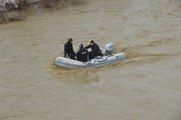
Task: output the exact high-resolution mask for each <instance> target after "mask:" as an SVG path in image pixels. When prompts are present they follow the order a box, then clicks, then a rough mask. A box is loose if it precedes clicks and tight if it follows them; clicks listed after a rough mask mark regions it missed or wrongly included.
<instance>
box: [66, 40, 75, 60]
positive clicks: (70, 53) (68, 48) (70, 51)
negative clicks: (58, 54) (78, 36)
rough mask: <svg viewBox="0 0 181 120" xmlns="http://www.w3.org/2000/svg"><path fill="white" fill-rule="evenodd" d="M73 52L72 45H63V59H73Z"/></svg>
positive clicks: (69, 43) (68, 43)
mask: <svg viewBox="0 0 181 120" xmlns="http://www.w3.org/2000/svg"><path fill="white" fill-rule="evenodd" d="M75 55H76V54H75V52H74V50H73V45H72V43H71V42H69V41H68V42H67V43H65V45H64V57H67V56H68V57H70V58H71V59H75Z"/></svg>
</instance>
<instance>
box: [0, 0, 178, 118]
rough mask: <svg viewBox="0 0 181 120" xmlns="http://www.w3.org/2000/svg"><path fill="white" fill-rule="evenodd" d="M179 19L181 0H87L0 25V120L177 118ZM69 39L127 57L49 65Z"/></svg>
mask: <svg viewBox="0 0 181 120" xmlns="http://www.w3.org/2000/svg"><path fill="white" fill-rule="evenodd" d="M180 21H181V1H180V0H136V1H135V0H112V1H110V0H91V1H88V2H87V4H85V5H80V6H74V7H73V6H71V7H68V8H66V9H60V10H55V11H49V12H45V11H40V12H39V13H37V14H35V15H31V16H29V17H28V18H27V20H26V21H24V22H14V23H9V24H4V25H0V58H1V60H0V66H1V67H0V108H1V111H0V120H2V119H7V120H35V119H40V120H42V119H43V120H94V119H96V120H179V119H180V118H181V116H180V114H179V113H180V112H181V102H180V101H181V81H180V80H181V75H180V72H181V62H180V61H181V57H180V56H181V54H180V53H181V52H180V48H181V44H180V41H181V22H180ZM69 37H72V38H74V48H75V50H77V48H78V45H79V44H80V43H83V44H85V45H86V44H88V43H89V40H91V39H95V41H96V42H97V43H98V44H99V45H100V46H102V47H104V44H105V43H107V42H110V41H111V42H113V43H114V44H115V48H116V52H125V53H126V56H127V58H126V59H125V60H124V61H123V62H121V63H115V64H112V65H108V66H105V67H102V68H98V69H73V70H70V69H64V68H59V67H56V66H54V65H53V62H52V61H53V59H54V58H55V57H56V56H60V55H62V54H63V53H62V51H63V45H64V42H65V41H66V40H67V38H69Z"/></svg>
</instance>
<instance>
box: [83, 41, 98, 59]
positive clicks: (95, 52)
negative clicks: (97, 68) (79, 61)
mask: <svg viewBox="0 0 181 120" xmlns="http://www.w3.org/2000/svg"><path fill="white" fill-rule="evenodd" d="M89 48H91V49H92V51H91V52H90V53H89V59H94V58H95V57H96V56H99V55H101V50H100V48H99V46H98V45H97V44H96V43H95V42H94V40H91V41H90V44H89V45H88V46H86V47H85V48H84V49H89Z"/></svg>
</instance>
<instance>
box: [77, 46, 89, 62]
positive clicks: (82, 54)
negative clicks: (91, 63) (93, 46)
mask: <svg viewBox="0 0 181 120" xmlns="http://www.w3.org/2000/svg"><path fill="white" fill-rule="evenodd" d="M88 54H89V53H88V50H86V49H84V47H83V44H81V45H80V47H79V50H78V51H77V56H76V57H77V60H78V61H81V62H87V61H88Z"/></svg>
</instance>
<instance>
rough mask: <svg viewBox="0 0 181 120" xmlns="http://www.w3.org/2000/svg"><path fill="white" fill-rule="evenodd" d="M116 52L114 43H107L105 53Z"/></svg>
mask: <svg viewBox="0 0 181 120" xmlns="http://www.w3.org/2000/svg"><path fill="white" fill-rule="evenodd" d="M113 52H114V47H113V43H108V44H106V45H105V55H106V56H111V55H112V54H113Z"/></svg>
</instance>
